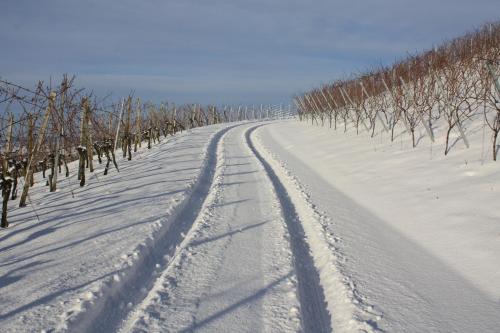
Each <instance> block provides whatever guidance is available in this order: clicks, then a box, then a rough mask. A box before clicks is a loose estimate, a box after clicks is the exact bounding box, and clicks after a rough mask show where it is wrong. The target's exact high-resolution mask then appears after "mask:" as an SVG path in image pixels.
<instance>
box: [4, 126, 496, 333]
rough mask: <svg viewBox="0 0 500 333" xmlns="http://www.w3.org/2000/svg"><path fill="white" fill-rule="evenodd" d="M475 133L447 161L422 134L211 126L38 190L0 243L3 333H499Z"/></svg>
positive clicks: (482, 151) (489, 202)
mask: <svg viewBox="0 0 500 333" xmlns="http://www.w3.org/2000/svg"><path fill="white" fill-rule="evenodd" d="M435 130H436V132H437V133H440V132H439V131H440V129H439V128H436V129H435ZM441 131H442V129H441ZM467 133H468V135H469V140H470V142H471V148H469V149H466V148H465V147H464V146H463V142H462V141H461V140H459V139H458V138H457V139H456V140H455V138H454V139H453V143H454V145H453V147H452V149H451V152H450V154H449V156H446V157H445V156H444V155H443V150H444V145H443V142H436V143H434V144H431V143H430V141H429V140H428V139H427V138H426V137H425V136H424V134H425V133H424V132H423V133H421V138H420V139H419V143H418V146H417V148H415V149H413V148H412V147H411V138H410V136H409V135H407V134H404V133H401V134H400V135H399V136H398V137H397V138H396V140H395V142H393V143H391V142H390V140H389V138H388V135H387V134H385V133H382V132H378V133H377V134H376V136H375V137H374V138H370V137H369V135H368V134H365V133H360V135H356V132H355V130H354V129H349V130H348V132H347V133H345V134H344V133H343V127H342V126H340V128H339V130H338V131H334V130H332V129H329V128H326V127H318V126H312V125H311V124H305V123H300V122H298V121H296V120H289V121H281V122H249V123H237V124H226V125H217V126H208V127H204V128H199V129H194V130H192V131H188V132H184V133H182V134H179V135H176V136H174V137H172V138H169V139H168V140H163V142H162V143H161V144H158V145H155V146H153V148H152V149H151V150H147V149H145V148H143V149H142V150H140V152H138V153H137V154H136V155H134V158H133V160H132V161H131V162H128V161H121V162H120V173H117V172H116V171H115V170H112V171H111V172H110V174H109V175H108V176H102V169H103V166H102V165H101V166H99V167H98V168H97V170H96V172H95V175H92V176H88V177H89V179H88V182H87V183H88V184H87V185H86V186H85V187H83V188H80V187H79V186H78V183H77V181H76V179H75V176H76V174H75V172H74V171H73V172H72V173H71V174H72V176H71V177H70V178H68V179H63V180H61V184H60V186H59V188H60V190H59V191H58V192H57V193H55V194H54V193H48V188H47V187H45V186H43V184H42V183H41V182H38V183H37V185H35V188H34V189H33V191H32V192H31V197H30V200H31V203H32V205H29V206H28V207H26V208H23V209H18V208H16V207H14V206H13V207H12V208H11V209H10V210H9V218H10V223H11V227H10V228H9V229H6V230H0V304H1V307H0V331H1V332H16V333H17V332H191V331H200V332H260V331H266V332H297V331H305V332H330V331H333V332H498V331H499V330H500V315H499V314H500V260H499V258H500V222H499V221H500V209H498V208H497V206H498V195H499V191H500V168H499V164H498V163H495V162H492V161H490V154H491V152H490V151H489V150H488V149H489V146H490V145H489V139H488V134H487V135H486V137H483V132H482V122H481V121H479V119H478V120H477V121H476V122H474V123H473V124H472V125H471V126H469V128H468V129H467ZM438 137H439V135H438ZM483 142H485V144H484V145H483ZM483 146H484V148H483ZM120 159H121V158H120ZM72 167H73V168H76V165H72ZM36 177H40V176H39V175H36Z"/></svg>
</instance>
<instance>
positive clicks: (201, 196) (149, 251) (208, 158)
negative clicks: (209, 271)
mask: <svg viewBox="0 0 500 333" xmlns="http://www.w3.org/2000/svg"><path fill="white" fill-rule="evenodd" d="M238 126H241V124H238V125H233V126H229V127H226V128H224V129H222V130H220V131H218V132H217V133H216V134H215V135H214V136H213V137H212V139H211V141H210V143H209V145H208V149H207V152H206V155H205V161H204V163H203V166H202V167H201V171H200V175H199V176H198V178H197V180H196V182H195V184H194V185H193V186H192V188H191V190H190V191H189V193H188V194H187V195H186V199H184V201H183V202H182V203H180V204H179V205H177V206H176V208H175V210H174V211H173V213H172V214H171V215H170V216H168V221H163V223H162V226H161V228H160V229H159V230H158V234H157V236H156V237H155V238H154V239H152V240H149V242H148V243H147V245H145V246H143V247H141V248H140V257H139V258H138V260H137V261H136V262H135V263H134V265H133V266H132V267H130V268H129V269H128V270H127V271H126V274H125V275H124V276H123V277H120V278H119V279H115V282H114V283H112V284H109V285H108V286H107V288H105V290H103V294H104V296H103V297H100V298H99V300H98V301H97V302H95V303H94V304H93V305H92V306H91V307H89V308H88V309H86V311H84V312H82V313H81V314H79V315H78V316H77V317H76V318H74V320H73V321H72V322H71V323H69V324H68V329H67V330H68V331H69V332H112V331H116V330H117V329H118V328H119V327H120V325H121V323H122V321H123V320H124V319H125V318H127V316H128V314H129V313H130V310H131V309H132V306H133V305H135V304H139V303H140V302H141V301H142V300H143V299H144V298H145V297H146V296H147V294H148V291H149V290H150V289H151V288H152V287H153V286H154V283H155V281H156V279H157V277H158V272H159V271H163V270H165V269H166V268H167V267H168V266H169V265H170V264H171V262H172V260H171V259H169V260H165V258H172V257H174V256H175V253H176V249H177V247H178V246H179V244H181V242H182V241H183V240H184V238H185V235H186V234H187V233H188V232H189V230H190V229H191V228H192V226H193V224H194V222H195V221H196V219H197V217H198V215H199V214H200V212H201V210H202V208H203V205H204V202H205V200H206V198H207V196H208V195H209V193H210V190H211V187H212V183H213V182H214V175H215V170H216V167H217V159H218V156H217V147H218V144H219V142H220V140H221V139H222V137H223V136H224V134H226V133H227V132H228V131H230V130H231V129H233V128H235V127H238Z"/></svg>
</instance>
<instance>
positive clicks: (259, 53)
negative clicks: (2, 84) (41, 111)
mask: <svg viewBox="0 0 500 333" xmlns="http://www.w3.org/2000/svg"><path fill="white" fill-rule="evenodd" d="M499 13H500V2H499V1H498V0H476V1H462V0H455V1H452V0H442V1H436V0H419V1H407V0H399V1H398V0H372V1H356V0H351V1H344V0H330V1H323V0H318V1H311V0H310V1H305V0H302V1H299V0H268V1H264V0H248V1H241V0H232V1H231V0H215V1H210V0H204V1H203V0H177V1H170V0H163V1H160V0H135V1H131V0H115V1H110V0H89V1H84V0H81V1H73V0H46V1H33V0H30V1H28V0H2V1H1V4H0V45H1V48H0V77H2V78H3V79H7V80H10V81H14V82H18V83H21V84H24V85H31V84H32V83H33V82H36V81H38V80H45V81H48V80H49V79H50V78H51V77H52V78H53V79H56V80H59V79H60V77H61V76H62V74H63V73H68V74H75V75H76V76H77V85H78V86H80V87H85V88H87V89H90V90H94V91H95V92H96V93H97V94H99V95H105V94H107V93H113V94H114V96H116V97H119V96H121V95H125V94H127V93H129V92H130V91H134V92H135V94H136V95H137V96H142V97H143V98H145V99H149V100H153V101H156V102H158V101H162V100H167V101H173V102H177V103H186V102H199V103H204V104H205V103H214V104H225V103H228V104H238V103H247V104H252V103H256V104H259V103H266V104H267V103H281V102H284V103H288V101H289V99H290V97H291V95H292V94H294V93H299V92H301V91H304V90H307V89H309V88H311V87H313V86H317V85H319V84H321V83H326V82H330V81H332V80H334V79H336V78H340V77H343V76H346V75H349V74H350V73H353V72H359V71H361V70H363V69H366V68H368V67H370V66H373V65H377V64H389V63H391V62H392V61H394V60H395V59H396V58H400V57H403V56H404V55H405V54H407V52H410V53H414V52H416V51H419V50H422V49H427V48H430V47H432V45H434V44H438V43H440V42H442V41H443V40H446V39H450V38H453V37H455V36H459V35H461V34H463V33H464V32H466V31H469V30H471V29H473V28H475V27H478V26H480V25H481V24H482V23H484V22H486V21H494V20H497V19H498V18H499Z"/></svg>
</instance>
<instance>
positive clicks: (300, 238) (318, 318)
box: [245, 125, 332, 332]
mask: <svg viewBox="0 0 500 333" xmlns="http://www.w3.org/2000/svg"><path fill="white" fill-rule="evenodd" d="M261 126H263V125H257V126H254V127H251V128H249V129H248V130H247V131H246V132H245V138H246V143H247V145H248V147H249V148H250V150H251V151H252V153H253V154H254V155H255V157H256V158H257V160H259V162H260V163H261V164H262V166H263V167H264V169H265V171H266V173H267V175H268V177H269V179H270V181H271V183H272V185H273V187H274V189H275V193H276V196H277V198H278V200H279V203H280V205H281V209H282V212H283V217H284V220H285V222H286V225H287V228H288V232H289V234H290V246H291V248H292V253H293V257H294V267H295V273H296V275H297V280H298V293H299V301H300V304H301V317H302V326H303V329H304V331H305V332H331V331H332V323H331V319H330V313H329V312H328V310H327V305H326V299H325V294H324V291H323V288H322V287H321V283H320V276H319V273H318V271H317V270H316V268H315V266H314V260H313V258H312V256H311V250H310V248H309V244H308V243H307V241H306V235H305V232H304V229H303V227H302V225H301V222H300V220H299V215H298V213H297V211H296V208H295V206H294V204H293V202H292V200H291V198H290V196H289V195H288V193H287V191H286V189H285V186H284V185H283V184H282V183H281V181H280V179H279V178H278V176H277V175H276V173H275V172H274V170H273V168H272V167H271V165H270V164H269V163H268V162H267V161H266V160H265V159H264V158H263V157H262V155H261V154H260V153H259V151H258V150H257V149H256V148H255V145H254V144H253V142H252V139H251V135H252V133H253V132H254V131H255V130H256V129H257V128H259V127H261Z"/></svg>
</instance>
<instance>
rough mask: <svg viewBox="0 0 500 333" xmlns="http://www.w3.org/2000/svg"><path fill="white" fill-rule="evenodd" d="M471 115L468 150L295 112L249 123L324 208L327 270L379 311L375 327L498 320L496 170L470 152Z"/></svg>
mask: <svg viewBox="0 0 500 333" xmlns="http://www.w3.org/2000/svg"><path fill="white" fill-rule="evenodd" d="M481 125H482V122H481V121H476V122H474V123H473V124H471V125H470V126H469V129H468V133H469V140H470V141H471V149H466V148H464V147H463V146H461V142H460V141H458V142H456V144H455V146H454V148H453V149H452V151H451V153H450V154H449V155H448V156H446V157H445V156H443V153H442V152H443V150H444V143H443V142H442V141H437V142H436V144H434V145H433V146H432V145H431V142H430V140H427V138H423V139H422V140H421V142H420V143H419V145H418V147H417V148H416V149H413V148H411V140H410V139H409V136H408V135H406V134H404V133H401V134H400V135H401V136H400V137H398V139H397V141H396V142H394V143H392V144H391V142H390V140H389V139H388V138H387V135H386V134H384V133H378V135H377V136H376V137H375V138H373V139H372V138H370V137H369V135H367V134H365V133H363V134H360V135H359V136H357V135H356V132H355V130H354V129H350V130H349V131H348V132H347V133H346V134H344V133H343V130H342V129H339V130H338V131H334V130H332V129H328V128H321V127H317V126H311V125H310V124H304V123H299V122H287V123H276V124H273V125H270V126H266V127H263V128H262V130H261V131H259V134H260V136H261V140H262V142H263V145H264V146H266V147H267V148H268V149H269V150H270V151H272V152H273V153H274V155H275V158H276V159H277V160H279V161H280V163H281V164H282V165H284V167H285V168H286V169H287V170H288V172H289V173H291V174H292V175H293V177H294V178H296V179H297V180H298V182H299V183H301V184H303V185H304V187H305V188H306V192H307V194H308V195H310V200H311V202H314V204H315V205H316V207H317V209H318V210H319V211H323V213H324V214H326V215H327V216H329V217H330V218H331V223H330V224H329V225H328V226H327V228H326V230H327V231H326V232H329V233H331V234H333V235H335V236H337V237H339V238H340V240H341V241H340V242H339V244H338V249H337V251H336V255H337V256H340V257H341V258H343V260H344V261H345V262H343V263H342V264H341V265H340V266H339V269H340V270H341V271H342V274H344V275H345V276H346V278H348V279H350V280H351V281H352V284H353V286H355V288H356V289H355V292H356V293H358V294H359V295H361V296H362V297H363V298H364V300H363V302H362V303H364V304H367V305H369V306H373V308H374V309H375V311H376V313H380V315H381V317H382V320H381V321H380V322H378V323H377V327H379V328H380V329H382V330H389V331H396V332H397V331H405V332H422V331H460V332H464V331H481V332H493V331H497V330H498V327H499V326H500V316H498V313H499V310H500V283H499V281H500V280H499V278H500V261H499V260H498V258H499V257H500V224H499V221H500V210H498V209H496V208H495V207H496V206H495V202H496V201H497V200H498V199H497V198H498V189H499V185H500V184H499V183H500V177H499V174H500V171H499V168H498V164H497V163H495V162H492V161H488V160H484V159H483V158H482V157H484V153H483V152H482V151H481V149H482V146H483V144H482V137H483V136H482V128H481ZM341 128H342V127H341ZM422 131H423V129H422ZM434 131H435V132H436V133H437V135H438V138H439V133H441V132H440V128H435V129H434ZM421 134H422V135H423V133H421ZM487 147H489V144H487ZM376 316H379V315H378V314H377V315H376Z"/></svg>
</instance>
